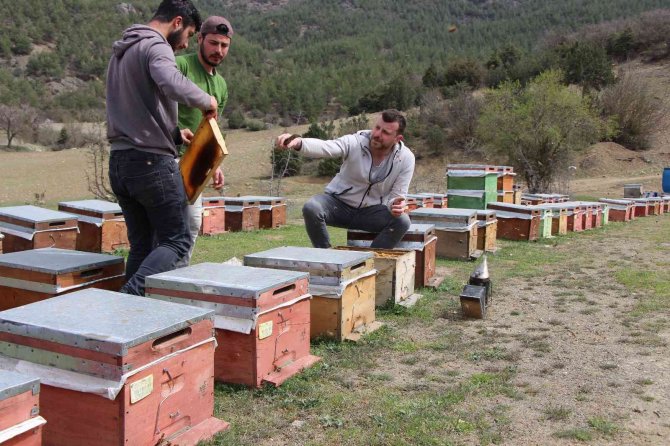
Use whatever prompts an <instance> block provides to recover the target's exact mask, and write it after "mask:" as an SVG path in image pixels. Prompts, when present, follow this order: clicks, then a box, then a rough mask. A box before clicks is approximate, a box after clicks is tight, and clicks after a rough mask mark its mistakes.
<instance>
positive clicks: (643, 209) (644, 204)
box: [632, 198, 650, 218]
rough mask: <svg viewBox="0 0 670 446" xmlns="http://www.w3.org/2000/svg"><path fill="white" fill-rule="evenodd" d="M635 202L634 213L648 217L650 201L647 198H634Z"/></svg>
mask: <svg viewBox="0 0 670 446" xmlns="http://www.w3.org/2000/svg"><path fill="white" fill-rule="evenodd" d="M632 200H633V202H634V203H635V208H634V211H635V212H634V213H633V215H634V216H635V217H636V218H637V217H648V216H649V212H650V209H649V201H648V200H647V199H646V198H633V199H632Z"/></svg>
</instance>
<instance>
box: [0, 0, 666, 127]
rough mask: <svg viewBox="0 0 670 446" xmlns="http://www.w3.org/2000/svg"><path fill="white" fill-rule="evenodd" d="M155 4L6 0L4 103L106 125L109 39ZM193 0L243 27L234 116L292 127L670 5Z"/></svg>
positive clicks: (658, 0) (232, 75) (0, 59)
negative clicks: (454, 70)
mask: <svg viewBox="0 0 670 446" xmlns="http://www.w3.org/2000/svg"><path fill="white" fill-rule="evenodd" d="M157 3H158V1H157V0H134V1H128V2H125V3H121V2H118V3H117V2H110V1H106V0H104V1H103V0H25V1H20V2H15V1H11V0H0V6H2V7H3V11H5V12H6V13H5V15H4V16H3V18H2V19H0V66H1V68H0V104H4V105H8V106H9V105H11V106H19V105H21V106H32V107H37V108H39V109H40V110H41V111H42V112H43V113H45V114H46V116H47V117H49V118H50V119H53V120H60V121H64V120H97V119H100V118H101V117H102V114H103V112H104V94H105V92H104V76H105V69H106V65H107V60H108V57H109V54H110V48H111V43H112V42H113V41H114V40H115V39H117V38H119V36H120V34H121V32H122V30H123V29H124V28H125V27H126V26H128V25H129V24H131V23H137V22H146V21H148V19H149V18H150V15H151V13H152V11H153V9H154V8H155V6H156V5H157ZM195 3H196V4H197V5H198V6H199V7H200V9H201V11H202V13H203V15H209V14H221V15H225V16H227V17H228V18H229V19H230V20H231V21H232V22H233V25H234V27H235V29H236V36H235V38H234V43H233V47H232V49H231V52H230V54H229V57H228V59H227V60H226V61H225V63H224V66H223V67H222V72H223V74H224V76H225V77H226V79H227V81H228V83H229V86H230V93H231V97H230V102H229V105H228V110H227V114H233V113H237V114H241V113H244V114H245V115H246V116H252V117H256V118H262V119H265V120H270V121H272V120H273V119H275V120H283V121H284V122H295V121H298V120H300V119H310V120H314V119H317V118H318V117H320V116H323V115H324V114H328V115H331V116H332V115H342V114H346V113H347V112H348V111H352V110H353V111H361V110H362V109H365V110H366V111H373V110H370V108H371V107H374V106H376V105H382V104H380V103H378V102H375V100H374V99H375V97H374V95H375V94H377V93H378V92H379V91H380V89H381V90H384V89H389V88H392V86H393V85H395V86H396V90H400V91H397V92H396V93H394V94H396V95H400V99H399V101H400V100H402V101H403V102H407V104H395V105H397V106H399V105H406V106H407V105H412V104H413V103H414V102H415V101H416V98H417V97H418V94H417V91H416V89H420V88H421V87H422V78H423V77H424V76H425V75H426V71H427V70H428V69H433V70H435V71H436V72H437V74H438V75H440V76H443V74H444V72H445V70H447V69H448V68H449V66H450V64H454V63H456V62H459V63H462V61H463V60H466V61H475V63H477V64H479V65H481V66H482V67H484V68H488V69H491V66H488V67H487V63H488V62H490V61H491V60H495V59H496V58H498V59H499V58H500V54H503V55H504V54H505V51H507V52H508V53H509V50H510V49H511V51H512V53H513V54H514V55H515V56H514V57H516V58H524V57H526V56H528V55H532V54H534V53H536V52H537V51H538V50H541V49H542V47H543V46H547V45H548V44H551V43H552V42H553V43H555V42H557V41H559V40H560V39H562V38H563V37H559V36H568V35H570V34H571V33H574V32H575V31H577V30H580V29H584V28H583V27H584V26H585V25H594V24H598V23H604V22H610V23H615V24H616V23H618V25H616V26H615V28H614V31H616V32H620V30H621V29H622V27H623V26H624V25H623V23H624V22H625V20H632V19H634V18H637V17H640V14H644V12H645V11H651V10H656V9H658V8H669V7H670V0H639V1H636V2H630V1H628V0H612V1H607V2H605V1H596V0H566V1H560V2H556V1H551V0H520V1H511V0H501V1H494V2H492V1H481V0H456V1H450V2H444V1H441V0H418V1H412V2H405V1H399V0H347V1H342V2H331V1H327V0H309V1H307V0H292V1H256V2H253V1H252V2H247V1H240V0H225V1H220V0H200V1H197V0H196V2H195ZM643 17H644V16H643ZM653 17H654V14H648V19H653ZM646 28H648V27H646V26H640V27H639V29H640V30H642V31H643V30H644V29H646ZM642 31H641V32H642ZM664 31H665V30H664V29H661V30H659V31H658V34H659V35H660V36H663V32H664ZM667 35H668V34H667V32H666V33H665V34H664V36H667ZM634 37H635V38H641V37H640V36H639V35H638V36H634ZM643 37H644V36H643ZM645 38H646V39H650V38H651V37H649V36H646V37H645ZM653 38H654V39H657V38H661V39H667V37H658V36H656V37H653ZM652 40H653V39H652ZM192 46H193V45H192ZM533 63H535V62H533ZM497 68H498V67H497V66H494V67H493V69H494V70H495V69H497ZM498 71H500V70H498ZM531 71H533V70H532V69H531ZM498 74H499V75H500V73H498ZM500 76H502V77H505V76H507V74H505V73H503V74H502V75H500ZM500 76H499V77H500ZM494 77H495V76H494ZM394 79H397V80H398V82H396V83H392V82H391V83H389V81H392V80H394ZM484 80H485V79H484ZM389 85H390V86H391V87H389ZM391 93H393V92H390V93H389V94H391ZM371 95H372V96H371ZM366 98H367V99H366ZM362 99H363V101H362V102H361V100H362ZM401 108H402V107H401ZM273 117H274V118H273Z"/></svg>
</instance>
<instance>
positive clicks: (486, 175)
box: [447, 169, 498, 209]
mask: <svg viewBox="0 0 670 446" xmlns="http://www.w3.org/2000/svg"><path fill="white" fill-rule="evenodd" d="M447 195H448V198H449V207H450V208H461V209H486V205H487V204H488V203H491V202H496V201H497V200H498V174H497V173H496V172H489V171H487V170H459V169H449V170H447Z"/></svg>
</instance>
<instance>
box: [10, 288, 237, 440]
mask: <svg viewBox="0 0 670 446" xmlns="http://www.w3.org/2000/svg"><path fill="white" fill-rule="evenodd" d="M213 315H214V313H213V312H212V311H208V310H204V309H202V308H197V307H192V306H187V305H179V304H174V303H171V302H161V301H158V300H156V299H147V298H144V297H138V296H130V295H127V294H121V293H114V292H111V291H104V290H96V289H88V290H83V291H78V292H76V293H72V294H70V295H67V296H58V297H54V298H53V299H48V300H44V301H41V302H37V303H34V304H30V305H24V306H23V307H18V308H14V309H11V310H7V311H4V312H1V313H0V353H2V355H4V356H0V368H5V369H6V368H7V367H9V366H16V367H19V366H20V367H21V368H22V369H27V370H30V371H31V373H33V374H34V375H35V376H37V377H39V378H40V380H41V382H42V386H41V395H40V404H41V410H42V413H43V415H44V417H45V418H46V419H47V420H48V421H49V423H48V424H47V425H46V427H45V429H44V444H45V445H54V446H56V445H61V446H62V445H68V446H90V445H96V446H112V445H113V446H127V445H156V444H159V443H161V444H170V445H182V446H185V445H195V444H197V443H198V442H199V441H202V440H205V439H208V438H210V437H211V436H213V435H214V434H215V433H217V432H219V431H221V430H224V429H226V428H227V427H228V424H227V423H225V422H224V421H221V420H218V419H216V418H214V417H213V416H212V415H213V412H214V347H215V340H214V338H213V337H212V330H213V320H212V318H213Z"/></svg>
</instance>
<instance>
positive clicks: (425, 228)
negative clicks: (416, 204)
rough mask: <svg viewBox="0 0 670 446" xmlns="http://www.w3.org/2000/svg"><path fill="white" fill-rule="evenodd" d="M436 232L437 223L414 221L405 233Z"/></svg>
mask: <svg viewBox="0 0 670 446" xmlns="http://www.w3.org/2000/svg"><path fill="white" fill-rule="evenodd" d="M430 232H435V225H432V224H424V223H412V224H411V225H409V229H408V230H407V232H406V233H405V234H428V233H430Z"/></svg>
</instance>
